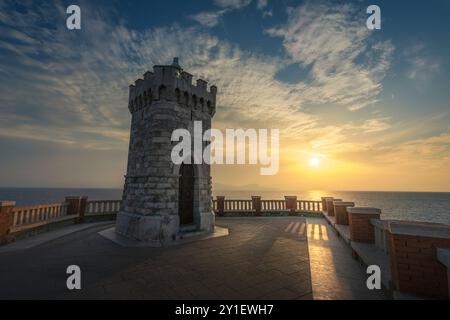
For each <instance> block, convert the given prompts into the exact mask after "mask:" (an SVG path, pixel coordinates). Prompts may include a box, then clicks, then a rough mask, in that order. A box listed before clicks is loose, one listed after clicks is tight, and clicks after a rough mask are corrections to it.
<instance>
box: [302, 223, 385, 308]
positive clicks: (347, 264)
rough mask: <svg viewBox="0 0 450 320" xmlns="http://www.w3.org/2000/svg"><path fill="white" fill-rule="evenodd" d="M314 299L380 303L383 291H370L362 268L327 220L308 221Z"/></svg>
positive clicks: (383, 297) (383, 294)
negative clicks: (376, 301)
mask: <svg viewBox="0 0 450 320" xmlns="http://www.w3.org/2000/svg"><path fill="white" fill-rule="evenodd" d="M307 223H308V232H307V235H308V246H309V258H310V268H311V277H312V288H313V298H314V299H317V300H350V299H358V300H379V299H388V298H389V297H388V296H387V295H386V293H385V292H384V291H382V290H369V289H367V286H366V280H367V275H366V273H365V270H364V268H363V266H361V265H360V264H359V263H358V262H357V261H356V260H355V259H353V258H352V253H351V249H350V247H349V246H348V245H347V244H346V243H345V242H344V241H343V240H342V239H341V238H338V237H337V235H336V232H335V231H334V229H333V228H332V227H331V226H330V225H329V224H328V223H327V221H326V220H325V219H320V218H307Z"/></svg>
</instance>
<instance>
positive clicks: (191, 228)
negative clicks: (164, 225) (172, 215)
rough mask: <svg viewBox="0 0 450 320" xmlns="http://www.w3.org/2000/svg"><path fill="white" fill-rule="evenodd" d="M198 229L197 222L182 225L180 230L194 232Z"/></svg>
mask: <svg viewBox="0 0 450 320" xmlns="http://www.w3.org/2000/svg"><path fill="white" fill-rule="evenodd" d="M196 230H197V226H196V225H195V224H188V225H183V226H180V232H181V233H185V232H193V231H196Z"/></svg>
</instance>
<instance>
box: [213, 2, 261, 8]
mask: <svg viewBox="0 0 450 320" xmlns="http://www.w3.org/2000/svg"><path fill="white" fill-rule="evenodd" d="M251 2H252V0H214V3H215V4H216V5H217V6H219V7H222V8H231V9H239V8H243V7H246V6H248V5H249V4H250V3H251Z"/></svg>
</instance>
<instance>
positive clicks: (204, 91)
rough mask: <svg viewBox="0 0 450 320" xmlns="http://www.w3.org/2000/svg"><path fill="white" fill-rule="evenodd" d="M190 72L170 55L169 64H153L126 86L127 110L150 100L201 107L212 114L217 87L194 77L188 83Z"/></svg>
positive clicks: (142, 106) (148, 104)
mask: <svg viewBox="0 0 450 320" xmlns="http://www.w3.org/2000/svg"><path fill="white" fill-rule="evenodd" d="M192 78H193V76H192V74H190V73H188V72H186V71H184V70H183V69H182V68H181V67H180V65H179V64H178V58H174V62H173V63H172V64H171V65H155V66H154V67H153V72H151V71H147V72H146V73H144V78H143V79H137V80H136V81H135V83H134V85H130V92H129V104H128V105H129V110H130V112H131V113H134V112H135V111H137V110H140V109H142V108H144V107H148V106H150V105H151V104H152V102H153V101H157V100H167V101H174V102H177V103H179V104H181V105H184V106H189V107H201V110H202V111H203V112H205V113H209V115H210V116H213V115H214V113H215V111H216V95H217V87H216V86H211V87H210V89H209V90H208V88H207V86H208V82H207V81H205V80H203V79H197V81H196V85H194V84H192Z"/></svg>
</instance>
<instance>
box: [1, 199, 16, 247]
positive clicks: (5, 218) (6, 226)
mask: <svg viewBox="0 0 450 320" xmlns="http://www.w3.org/2000/svg"><path fill="white" fill-rule="evenodd" d="M15 205H16V202H15V201H0V244H2V243H5V242H6V241H7V236H8V234H9V231H10V228H11V226H12V224H13V219H14V214H13V210H14V207H15Z"/></svg>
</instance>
